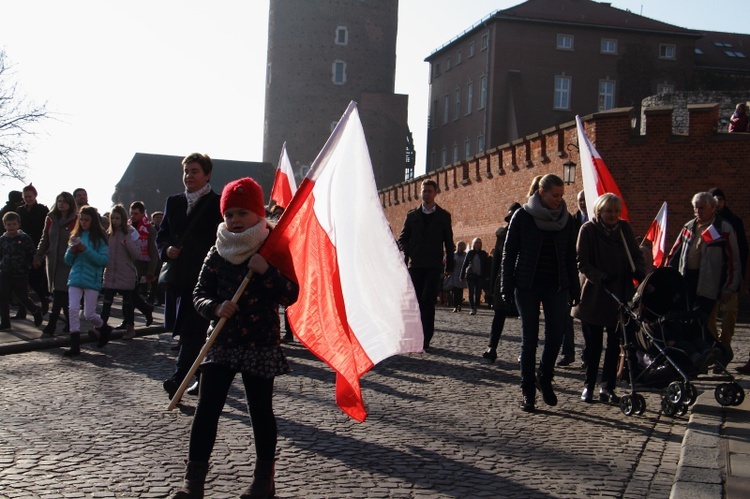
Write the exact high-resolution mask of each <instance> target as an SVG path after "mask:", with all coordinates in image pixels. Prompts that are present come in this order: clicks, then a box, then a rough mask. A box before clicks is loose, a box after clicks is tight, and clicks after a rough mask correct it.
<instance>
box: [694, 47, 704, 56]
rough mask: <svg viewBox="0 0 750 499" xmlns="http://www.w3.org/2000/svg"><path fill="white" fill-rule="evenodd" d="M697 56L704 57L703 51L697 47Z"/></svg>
mask: <svg viewBox="0 0 750 499" xmlns="http://www.w3.org/2000/svg"><path fill="white" fill-rule="evenodd" d="M695 55H703V51H702V50H701V49H699V48H698V47H695Z"/></svg>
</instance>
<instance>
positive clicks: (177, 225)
mask: <svg viewBox="0 0 750 499" xmlns="http://www.w3.org/2000/svg"><path fill="white" fill-rule="evenodd" d="M182 168H183V176H182V180H183V184H184V185H185V192H182V193H180V194H174V195H172V196H169V197H168V198H167V202H166V205H165V207H164V218H163V220H162V223H161V226H160V227H159V232H158V233H157V235H156V245H157V247H158V248H159V255H160V257H161V259H162V261H163V262H165V263H167V262H169V263H170V265H176V266H177V270H178V272H177V279H176V281H175V283H174V284H173V285H172V287H171V289H170V290H169V292H168V295H169V296H171V297H172V298H173V300H170V299H169V297H168V298H167V303H166V306H167V307H175V309H176V310H175V312H174V316H175V322H174V326H173V328H172V334H173V335H174V336H180V351H179V353H178V354H177V363H176V366H175V372H174V374H173V375H172V377H171V378H169V379H167V380H165V381H164V383H163V387H164V390H165V391H166V392H167V394H169V398H170V399H171V398H172V397H173V396H174V394H175V392H177V389H178V388H179V387H180V384H181V383H182V381H183V379H184V378H185V376H187V374H188V372H189V371H190V367H191V366H192V365H193V362H195V359H196V358H197V357H198V354H199V353H200V350H201V348H202V347H203V344H204V343H205V341H206V331H207V329H208V325H209V321H208V320H207V319H205V318H203V317H202V316H201V315H200V314H198V312H196V310H195V307H194V306H193V289H194V288H195V284H196V282H197V281H198V274H199V273H200V270H201V267H202V265H203V259H204V258H205V257H206V253H208V250H209V249H211V246H213V244H214V241H216V228H217V227H218V225H219V223H221V220H222V218H221V212H220V210H219V199H220V196H219V195H218V194H216V193H215V192H213V191H212V190H211V185H210V184H209V183H208V181H209V180H210V179H211V171H212V169H213V163H212V161H211V158H209V157H208V156H207V155H205V154H199V153H193V154H190V155H189V156H187V157H185V159H183V160H182ZM165 315H167V312H165ZM196 390H197V386H194V387H193V388H192V389H191V392H196ZM196 393H197V392H196Z"/></svg>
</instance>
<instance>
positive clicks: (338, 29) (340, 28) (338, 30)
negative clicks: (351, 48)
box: [333, 26, 349, 45]
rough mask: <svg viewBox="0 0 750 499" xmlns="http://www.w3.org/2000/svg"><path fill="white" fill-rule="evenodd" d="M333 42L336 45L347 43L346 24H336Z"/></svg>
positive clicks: (347, 31) (347, 32)
mask: <svg viewBox="0 0 750 499" xmlns="http://www.w3.org/2000/svg"><path fill="white" fill-rule="evenodd" d="M341 33H343V34H344V37H343V38H344V39H343V40H341ZM333 43H335V44H336V45H349V30H348V29H346V26H336V35H335V37H334V40H333Z"/></svg>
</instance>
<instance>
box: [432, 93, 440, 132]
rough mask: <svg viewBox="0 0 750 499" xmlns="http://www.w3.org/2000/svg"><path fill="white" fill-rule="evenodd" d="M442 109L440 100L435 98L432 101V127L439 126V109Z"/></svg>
mask: <svg viewBox="0 0 750 499" xmlns="http://www.w3.org/2000/svg"><path fill="white" fill-rule="evenodd" d="M439 109H440V101H439V100H438V99H435V100H434V101H432V113H431V114H430V125H431V126H432V128H437V125H438V121H439V119H438V111H439Z"/></svg>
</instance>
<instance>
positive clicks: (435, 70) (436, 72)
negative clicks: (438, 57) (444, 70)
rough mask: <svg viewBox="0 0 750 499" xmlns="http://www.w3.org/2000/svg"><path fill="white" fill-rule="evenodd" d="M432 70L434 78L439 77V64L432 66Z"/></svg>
mask: <svg viewBox="0 0 750 499" xmlns="http://www.w3.org/2000/svg"><path fill="white" fill-rule="evenodd" d="M433 70H434V71H433V72H432V73H433V75H434V76H435V78H437V77H438V76H440V63H439V62H436V63H435V65H434V66H433Z"/></svg>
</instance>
